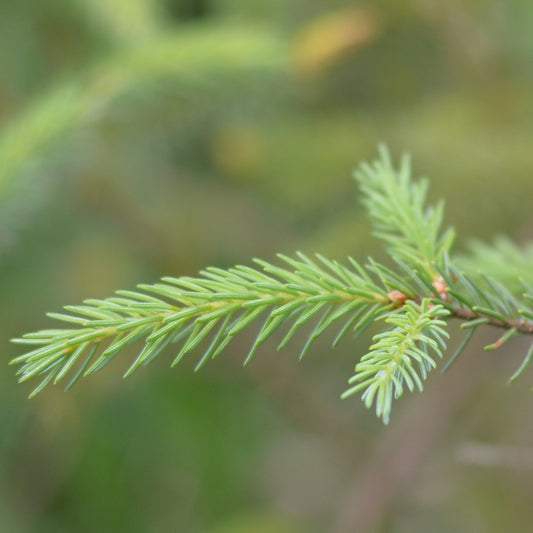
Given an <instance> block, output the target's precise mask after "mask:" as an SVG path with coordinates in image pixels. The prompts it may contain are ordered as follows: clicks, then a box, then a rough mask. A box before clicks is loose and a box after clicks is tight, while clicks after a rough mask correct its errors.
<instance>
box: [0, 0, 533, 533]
mask: <svg viewBox="0 0 533 533" xmlns="http://www.w3.org/2000/svg"><path fill="white" fill-rule="evenodd" d="M532 32H533V5H532V4H531V3H530V2H527V1H526V0H509V1H507V2H499V1H496V0H476V1H471V2H466V1H460V0H448V1H447V2H442V1H441V0H410V1H406V2H397V1H395V0H377V1H374V2H366V3H365V2H355V1H347V0H334V1H330V2H321V1H318V0H306V1H303V0H293V1H291V2H282V1H280V0H276V1H273V0H248V1H246V2H236V1H234V0H47V1H46V2H43V1H39V0H3V1H2V2H1V3H0V67H1V68H0V268H1V270H2V276H1V279H0V285H1V288H0V290H1V294H2V298H1V300H0V309H1V316H2V321H1V323H0V338H1V339H2V346H3V349H2V351H1V353H2V360H3V362H4V363H3V367H2V368H3V370H2V371H1V372H0V531H6V532H13V533H30V532H54V533H56V532H59V533H63V532H64V533H70V532H73V531H76V532H81V533H83V532H94V531H98V532H119V531H127V532H145V531H176V532H191V533H195V532H198V533H204V532H207V533H241V532H242V533H300V532H311V533H314V532H317V533H318V532H324V531H328V532H329V531H332V532H337V533H343V532H350V531H358V532H365V531H369V532H372V531H379V532H394V533H402V532H427V531H431V532H435V533H439V532H449V531H468V532H474V533H476V532H480V533H481V532H483V533H484V532H490V533H492V532H495V533H496V532H500V531H502V530H504V528H505V529H506V530H509V531H524V532H526V531H531V526H530V523H531V520H532V519H533V515H532V511H531V501H532V498H533V489H532V488H531V487H532V486H533V484H532V482H531V481H532V478H533V424H532V423H531V422H530V421H531V412H532V410H531V404H532V401H533V396H531V393H530V392H529V387H530V385H531V383H532V382H533V376H531V374H529V375H526V377H525V378H523V379H522V381H521V382H518V383H517V384H516V385H514V386H513V387H508V386H506V379H507V377H508V376H509V375H510V374H511V373H512V371H513V370H514V368H515V367H516V366H517V365H518V364H519V362H520V356H521V355H522V353H523V351H524V349H525V348H526V347H527V345H525V344H524V343H523V342H521V341H520V340H519V341H515V342H514V343H511V344H510V345H509V347H505V348H503V349H501V350H499V351H496V352H491V353H490V354H489V353H484V352H483V351H482V346H483V344H484V343H487V342H490V341H492V340H493V337H494V334H493V332H491V331H487V332H485V333H484V334H482V335H479V337H476V339H475V340H474V341H473V343H472V345H471V346H470V347H469V350H468V351H467V352H466V353H465V354H464V355H463V356H462V358H461V360H460V361H459V362H458V363H457V364H456V365H455V366H454V368H453V369H452V371H450V372H449V373H448V374H446V375H445V376H442V377H441V376H435V377H434V379H430V380H429V382H428V385H427V391H426V392H425V393H424V395H423V396H419V395H413V396H412V397H409V398H403V399H402V400H400V401H399V402H398V403H397V405H396V406H395V408H394V412H393V421H392V422H391V425H390V427H383V426H382V425H381V423H380V422H379V421H378V420H376V419H375V418H374V416H373V415H372V414H371V413H369V412H367V411H366V410H365V409H364V407H363V405H362V404H361V403H360V402H358V401H357V399H355V398H352V399H350V400H346V401H341V400H340V399H339V396H340V393H341V392H342V391H343V390H344V389H345V387H346V382H347V378H348V377H349V376H350V373H351V371H352V369H353V367H354V365H355V363H356V362H357V360H358V358H359V357H360V355H361V354H362V353H364V350H365V348H366V346H367V345H368V341H369V337H366V338H364V339H360V340H357V341H356V342H354V341H351V340H350V339H346V340H344V341H343V343H342V344H341V345H340V346H339V347H338V348H337V349H335V350H332V349H331V348H330V344H331V341H332V338H331V337H330V338H327V337H328V336H327V335H325V336H324V338H323V339H320V340H319V341H318V342H317V343H316V345H315V346H314V347H313V348H312V349H311V351H310V352H309V354H308V356H307V357H306V359H305V360H304V362H302V363H298V362H297V359H298V348H299V347H300V346H301V344H302V342H303V339H304V337H305V335H304V334H302V335H300V337H299V340H295V341H293V343H292V345H290V346H289V347H288V348H287V349H285V350H283V351H282V352H280V353H278V352H277V351H276V350H275V346H276V344H275V340H276V339H274V340H273V341H272V342H269V343H266V344H265V345H264V346H263V347H262V348H261V349H260V350H259V353H258V354H257V356H256V358H255V359H254V361H253V362H252V363H251V364H250V365H249V366H248V367H246V368H244V369H243V368H242V366H241V362H242V360H243V359H244V356H245V355H246V353H247V349H248V346H249V345H250V343H251V341H252V340H253V335H254V331H253V330H252V331H249V332H245V333H243V334H242V336H241V337H240V338H238V339H237V340H236V342H235V343H234V344H233V346H231V348H229V349H228V350H226V352H225V353H224V354H223V355H222V356H221V357H220V358H219V359H217V360H215V361H213V362H212V363H210V364H209V365H207V366H206V367H205V368H204V369H202V371H201V372H199V373H196V374H195V373H194V372H193V367H194V355H193V356H192V357H191V358H190V360H189V361H184V362H183V363H182V364H181V366H178V367H177V368H175V369H173V370H169V369H168V363H169V361H170V360H171V356H172V354H171V353H168V354H166V355H165V354H164V355H162V356H161V357H160V358H159V360H158V361H157V362H155V363H154V364H152V365H151V366H150V367H149V368H147V369H145V370H141V371H139V372H137V373H136V374H135V375H134V376H132V377H131V378H129V379H128V380H126V381H122V380H121V379H120V378H121V374H122V372H123V371H124V370H125V369H126V368H127V367H128V362H129V361H131V359H132V358H133V357H134V356H135V353H134V352H133V351H127V352H125V353H123V354H122V355H121V356H120V357H118V358H117V360H116V361H114V362H113V364H112V365H110V366H109V367H107V368H106V370H105V371H103V372H102V373H99V374H96V375H95V376H92V377H90V378H87V379H86V380H82V381H81V382H80V383H79V384H78V385H77V386H76V387H75V388H74V389H73V390H72V391H71V392H69V393H64V392H63V391H62V390H60V389H59V388H57V387H56V388H55V389H53V388H50V390H46V391H44V392H43V393H42V394H41V395H40V396H39V397H37V398H36V399H34V400H32V401H29V400H27V399H26V397H27V395H28V394H29V392H30V391H31V389H30V388H29V386H28V385H27V384H25V385H20V386H19V385H17V384H16V379H15V375H14V374H15V371H14V369H13V367H9V366H8V362H9V360H10V359H11V358H12V357H14V356H15V355H17V350H16V346H13V345H10V344H9V342H8V341H9V339H10V338H11V337H15V336H18V335H21V334H22V333H24V332H26V331H31V330H34V329H39V328H42V327H47V326H48V325H49V324H50V320H49V319H47V318H46V317H45V316H44V313H45V312H47V311H57V310H59V309H60V307H61V306H62V305H64V304H76V303H79V302H80V301H81V300H83V299H84V298H90V297H96V298H99V297H106V296H109V295H111V294H112V293H113V291H114V290H116V289H119V288H124V289H131V288H133V287H135V285H136V284H137V283H142V282H153V281H155V280H157V279H158V278H159V277H161V276H164V275H174V276H179V275H195V274H196V272H197V271H198V270H199V269H201V268H202V267H204V266H206V265H217V266H220V267H228V266H231V265H234V264H236V263H244V264H250V263H251V259H252V258H253V257H262V258H264V259H268V260H274V258H275V254H276V253H277V252H284V253H292V252H293V251H295V250H302V251H304V252H308V253H313V252H315V251H318V252H321V253H323V254H326V255H328V256H330V257H334V258H337V259H344V258H345V257H346V256H347V255H353V256H354V257H357V258H361V259H364V257H366V256H368V255H372V256H374V255H377V256H379V255H380V253H381V252H380V250H379V247H378V246H377V245H376V244H375V242H373V240H372V239H371V237H370V227H369V224H368V222H367V220H366V219H365V216H364V213H363V212H362V209H361V207H360V204H359V202H358V198H357V191H356V188H355V185H354V182H353V180H351V178H350V176H351V172H352V169H353V167H354V166H355V165H356V163H357V162H359V161H361V160H363V159H367V158H372V157H374V156H375V154H376V146H377V144H378V143H379V142H386V143H387V144H388V145H389V147H390V149H391V151H392V153H393V154H394V155H395V157H397V156H399V154H401V153H402V152H404V151H408V152H410V153H411V154H412V157H413V161H414V168H415V171H416V173H417V174H424V173H427V174H428V175H429V176H430V178H431V191H430V196H431V198H432V199H437V198H440V197H444V198H446V199H447V215H446V222H447V223H448V224H452V225H453V226H455V228H456V229H457V232H458V234H459V238H458V242H457V248H458V249H459V250H461V249H464V248H465V247H466V246H467V243H468V240H469V239H470V238H472V237H474V236H475V237H479V238H482V239H487V240H490V239H491V238H493V237H494V236H495V235H496V234H498V233H507V234H510V235H511V236H513V237H514V238H516V239H517V240H518V241H519V242H525V241H527V240H528V239H530V238H531V237H532V235H533V218H532V216H531V212H532V207H533V199H532V193H533V177H532V176H533V156H532V147H533V97H532V94H533V93H532V89H533V70H532V68H531V66H532V64H533V62H532V61H533V41H532V39H531V35H532ZM452 330H453V331H454V332H457V329H456V328H455V326H453V327H452ZM496 335H497V334H496ZM278 340H279V339H278ZM458 342H460V336H459V335H456V336H454V340H453V341H452V344H458ZM452 348H453V346H452Z"/></svg>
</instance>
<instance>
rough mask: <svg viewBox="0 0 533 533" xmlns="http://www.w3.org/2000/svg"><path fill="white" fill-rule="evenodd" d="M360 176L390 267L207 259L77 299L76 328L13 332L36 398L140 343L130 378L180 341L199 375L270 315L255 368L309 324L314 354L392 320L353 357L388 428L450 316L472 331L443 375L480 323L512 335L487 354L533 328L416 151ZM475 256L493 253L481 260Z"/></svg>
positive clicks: (441, 342) (72, 309) (429, 363)
mask: <svg viewBox="0 0 533 533" xmlns="http://www.w3.org/2000/svg"><path fill="white" fill-rule="evenodd" d="M356 179H357V181H358V183H359V185H360V188H361V191H362V194H363V201H364V204H365V205H366V207H367V209H368V211H369V214H370V218H371V220H372V222H373V224H374V227H375V232H376V233H375V234H376V236H377V237H378V238H379V239H381V240H382V241H384V242H385V245H386V251H387V253H388V255H389V257H390V259H391V265H394V266H393V267H391V265H388V266H387V265H384V264H380V263H378V262H376V261H374V260H372V259H369V260H368V264H362V263H360V262H357V261H355V260H354V259H352V258H349V260H348V262H346V263H345V264H343V263H340V262H337V261H334V260H330V259H327V258H325V257H323V256H321V255H317V256H316V258H315V259H313V258H309V257H307V256H305V255H304V254H302V253H297V254H296V257H287V256H283V255H280V256H279V259H280V262H281V263H280V264H279V265H275V264H272V263H270V262H267V261H262V260H255V263H256V265H257V266H256V267H249V266H237V267H235V268H230V269H228V270H223V269H220V268H214V267H209V268H207V269H205V270H204V271H202V272H201V273H200V275H199V277H196V278H192V277H181V278H172V277H166V278H163V280H162V282H161V283H156V284H153V285H140V286H139V291H118V292H117V293H116V295H115V296H113V297H111V298H108V299H105V300H87V301H85V302H84V304H83V305H79V306H66V307H65V309H66V311H67V313H61V314H58V313H50V314H49V316H50V317H52V318H54V319H57V320H58V321H61V322H66V323H67V324H69V325H70V327H67V328H56V329H47V330H42V331H38V332H35V333H29V334H26V335H24V336H23V337H22V338H19V339H15V340H14V342H16V343H19V344H23V345H27V346H30V347H31V348H32V349H31V350H30V351H29V352H26V353H24V354H23V355H21V356H19V357H17V358H16V359H14V360H13V361H12V363H13V364H19V365H21V366H20V369H19V371H18V375H19V379H20V381H22V382H24V381H27V380H29V379H31V378H34V377H41V378H43V379H42V381H41V382H40V384H39V385H38V386H37V387H36V388H35V389H34V390H33V392H32V393H31V395H30V396H35V395H36V394H37V393H39V392H40V391H41V390H42V389H43V388H44V387H45V386H46V385H48V384H49V383H59V382H61V381H63V380H64V379H65V378H66V377H67V375H69V381H68V384H67V388H70V387H71V386H72V385H73V384H74V383H75V382H76V381H77V380H78V379H79V378H80V377H82V376H87V375H89V374H92V373H94V372H96V371H97V370H100V369H102V368H103V367H104V366H106V365H107V364H108V363H109V362H111V361H112V360H113V359H114V358H115V357H116V356H117V355H118V354H119V353H120V352H121V351H122V349H123V348H125V347H126V346H128V345H130V344H132V343H135V342H140V343H141V344H142V347H141V349H140V351H139V355H138V357H137V358H136V359H135V361H134V362H133V363H132V364H131V365H130V367H129V368H128V370H127V371H126V373H125V377H126V376H129V375H130V374H131V373H132V372H134V371H135V370H136V369H137V368H138V367H140V366H146V365H147V364H149V363H150V362H151V361H153V360H154V359H155V358H156V357H158V356H159V355H160V354H161V353H162V352H164V351H170V348H169V347H170V346H173V345H178V346H179V348H178V350H177V354H176V353H175V350H174V354H173V355H174V358H173V362H172V365H175V364H177V363H178V362H179V361H180V360H181V359H182V358H183V357H184V356H186V355H187V354H189V353H190V352H193V351H198V352H199V353H201V355H200V357H199V358H198V363H197V365H196V368H197V369H199V368H200V367H202V365H203V364H204V363H206V362H207V361H208V360H209V359H211V358H214V357H217V356H218V355H219V354H220V353H221V352H222V351H223V350H224V349H225V348H226V347H227V345H228V344H229V343H230V342H231V340H232V339H233V338H234V337H235V336H236V335H237V334H238V333H239V332H241V331H242V330H243V329H244V328H246V327H247V326H249V325H251V324H252V323H253V322H256V321H257V320H259V319H260V317H264V322H263V325H262V327H261V328H260V330H259V332H258V334H257V336H256V339H255V342H254V343H253V345H252V347H251V349H250V352H249V353H248V355H247V357H246V358H245V363H247V362H249V361H250V360H251V358H252V357H253V356H254V354H255V352H256V351H257V349H258V347H259V346H260V345H261V344H262V343H264V342H265V341H266V340H267V339H268V338H269V337H271V336H272V335H273V334H274V333H275V332H276V331H277V330H278V329H281V328H283V327H284V328H285V334H284V336H283V337H282V340H281V342H280V344H279V349H280V348H282V347H284V346H285V345H286V344H287V343H288V342H289V341H290V339H291V338H292V337H293V335H294V333H295V332H296V331H297V330H299V329H300V328H302V327H306V325H308V323H311V322H313V323H314V325H313V326H312V327H311V328H310V329H309V330H308V334H307V342H306V343H305V345H304V347H303V349H302V352H301V357H303V356H304V355H305V354H306V353H307V351H308V350H309V348H310V346H311V344H312V343H313V341H314V340H315V339H317V338H318V337H319V336H320V335H322V334H323V333H324V332H325V331H326V330H330V329H333V328H336V331H337V334H336V336H335V340H334V342H333V345H334V346H336V345H337V344H338V343H339V342H340V340H341V339H342V338H343V337H345V336H346V335H347V334H349V333H350V334H351V335H352V336H353V335H359V334H361V333H362V332H363V331H364V330H365V329H367V328H368V327H369V326H370V325H371V324H374V323H378V324H382V325H383V328H382V331H380V332H379V333H378V334H377V335H375V336H374V339H373V340H374V343H373V344H372V345H371V346H370V348H369V352H368V353H367V354H366V355H364V356H363V357H362V358H361V359H360V361H359V362H358V363H357V364H356V366H355V374H354V376H353V377H352V378H351V379H350V384H351V385H353V386H352V387H351V388H350V389H348V390H347V391H346V392H345V393H344V395H343V397H347V396H350V395H352V394H354V393H357V392H361V391H362V398H363V400H364V403H365V405H366V406H367V407H371V406H372V405H375V409H376V414H377V415H378V416H379V417H380V418H381V419H382V420H383V422H385V423H387V422H388V421H389V416H390V411H391V405H392V400H393V398H394V399H395V398H398V397H400V396H401V395H402V394H403V392H404V390H405V389H406V388H407V389H408V390H409V391H413V390H414V389H415V388H416V389H418V390H420V391H422V390H423V381H424V379H425V378H426V376H427V374H428V372H429V371H430V370H431V369H432V368H435V367H436V366H437V359H439V358H442V357H443V352H444V350H445V349H446V340H447V339H448V337H449V334H448V333H447V331H446V330H445V329H444V328H445V326H446V325H447V322H448V321H449V320H450V319H453V318H456V319H460V320H462V321H463V324H462V327H463V328H464V329H467V330H469V331H468V332H467V336H466V338H465V340H464V341H463V342H462V343H461V346H460V348H459V349H458V350H457V352H456V353H455V354H454V355H453V356H452V357H451V358H450V360H449V361H448V363H447V364H446V366H445V367H444V370H445V369H447V368H448V367H449V365H450V364H451V363H453V361H455V360H456V359H457V357H458V356H459V355H460V353H461V351H462V350H463V349H464V347H465V346H466V345H467V343H468V341H469V340H470V339H471V338H472V335H473V333H474V331H475V330H476V328H477V327H479V326H481V325H491V326H496V327H499V328H502V329H503V330H504V334H503V335H502V337H501V338H500V339H499V340H498V341H497V342H495V343H494V344H491V345H489V346H487V347H486V349H495V348H498V347H499V346H501V345H502V344H503V343H504V342H506V341H507V340H509V339H510V338H512V337H515V336H519V335H524V334H531V333H533V307H532V302H533V288H532V287H531V286H530V285H528V284H527V283H526V282H524V287H525V292H526V294H525V295H522V294H519V293H521V292H524V291H523V290H520V291H517V290H515V288H516V285H509V286H508V285H507V284H502V283H501V282H500V281H504V282H505V281H507V279H505V280H498V279H496V278H497V277H498V276H496V277H495V278H493V277H488V276H487V275H486V274H483V273H479V272H478V271H477V269H474V268H472V265H474V264H475V265H476V266H479V265H480V263H482V262H483V261H484V259H483V257H484V255H483V254H480V253H479V249H478V255H477V256H476V255H475V254H474V256H473V257H474V259H472V260H471V264H470V268H467V271H466V272H463V271H462V270H460V269H459V268H458V267H457V266H456V265H455V262H454V261H453V259H451V258H450V250H451V246H452V243H453V239H454V233H453V231H452V230H447V231H444V232H442V231H441V223H442V218H443V203H442V202H441V203H439V204H438V205H437V206H435V207H432V206H430V207H426V205H425V200H426V191H427V187H428V182H427V180H421V181H413V179H412V175H411V167H410V164H409V160H408V159H407V158H404V159H403V161H402V163H401V165H400V167H399V168H398V169H395V168H394V166H393V165H392V163H391V160H390V157H389V154H388V153H387V151H386V150H385V149H381V152H380V157H379V159H378V160H377V161H376V162H374V163H373V164H363V165H361V167H360V168H359V170H358V172H357V173H356ZM506 246H510V245H506ZM500 253H501V255H503V254H504V253H505V250H501V247H496V248H494V249H493V251H492V255H491V257H492V261H491V264H493V265H496V264H500V263H501V264H502V263H503V259H502V258H501V257H500V256H499V255H498V254H500ZM485 255H486V254H485ZM519 255H520V254H518V252H517V256H519ZM476 257H478V258H479V257H481V259H482V260H481V261H477V262H476V261H475V258H476ZM517 262H518V263H520V262H519V261H517ZM463 264H464V265H468V262H467V261H466V260H465V261H463ZM491 273H492V272H491ZM200 345H202V346H204V348H203V349H202V350H200V349H199V347H200ZM532 353H533V352H532V351H531V350H530V351H529V353H528V354H527V355H526V357H525V359H524V362H523V363H522V365H521V367H520V368H519V369H518V371H517V372H516V373H515V375H513V377H512V378H511V379H512V380H514V379H516V378H517V377H518V376H519V375H520V374H521V373H522V372H523V370H524V369H525V368H526V366H527V364H528V363H529V362H530V360H531V358H532V357H533V356H532Z"/></svg>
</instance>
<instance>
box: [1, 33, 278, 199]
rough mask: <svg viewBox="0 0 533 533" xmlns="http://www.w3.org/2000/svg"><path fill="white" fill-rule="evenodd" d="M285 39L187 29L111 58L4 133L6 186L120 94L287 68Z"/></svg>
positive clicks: (46, 99) (44, 100)
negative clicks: (172, 81) (170, 82)
mask: <svg viewBox="0 0 533 533" xmlns="http://www.w3.org/2000/svg"><path fill="white" fill-rule="evenodd" d="M285 57H286V52H285V43H284V42H283V41H282V40H280V39H276V38H274V37H273V36H272V34H270V33H266V32H264V31H261V30H260V29H254V30H252V29H246V30H243V29H239V28H235V29H232V30H231V31H228V30H227V29H223V30H222V29H220V28H217V27H214V28H212V27H208V26H206V27H192V28H182V29H180V31H179V32H177V33H175V34H170V35H165V36H163V37H160V38H158V39H157V40H156V41H153V42H150V43H149V44H147V45H145V46H140V47H136V48H134V49H133V50H129V51H128V52H126V53H120V54H119V55H118V56H117V57H115V58H112V59H109V60H105V61H104V62H103V63H102V64H100V65H98V66H96V67H94V68H93V69H91V70H90V71H89V72H88V73H85V74H83V75H81V76H80V77H78V79H77V80H76V81H70V82H68V81H67V82H65V83H64V84H60V85H59V86H58V87H57V88H56V89H53V90H51V91H50V92H49V93H48V94H46V95H45V96H44V97H42V98H40V99H39V100H38V101H37V102H35V103H34V104H33V105H31V106H29V107H28V109H26V111H25V112H24V113H23V114H21V115H20V116H19V117H17V118H16V119H15V120H14V121H13V122H12V123H11V124H7V125H6V126H5V127H4V130H3V133H2V135H1V137H0V191H5V188H6V186H7V185H8V184H9V183H10V181H11V180H13V179H14V178H15V177H16V175H17V173H18V172H19V171H20V170H21V167H22V166H23V165H26V164H28V163H29V162H31V161H32V160H34V158H35V157H36V156H37V155H39V153H40V152H41V151H42V150H43V149H44V148H46V147H47V146H50V145H51V143H52V142H53V141H57V140H58V139H59V138H61V136H62V135H64V134H66V133H68V132H69V131H71V130H73V129H75V128H79V127H80V126H81V125H83V124H85V123H87V122H89V121H91V120H94V119H95V118H97V117H98V114H99V113H101V112H102V110H103V108H104V106H105V105H107V104H108V103H109V102H110V101H111V100H112V99H113V98H114V97H116V96H117V95H119V94H120V93H122V92H124V91H126V90H128V89H129V88H131V87H132V86H135V85H137V84H141V83H147V82H149V83H154V82H157V81H158V80H159V81H160V80H161V78H164V77H167V76H175V77H177V82H178V83H180V84H184V85H187V84H192V85H193V86H194V87H196V88H197V89H198V90H206V91H209V87H210V86H211V90H213V88H212V84H213V82H214V80H215V79H216V78H217V76H228V75H231V76H232V77H235V78H236V79H237V78H238V76H239V75H241V76H242V75H243V74H245V73H246V75H248V76H249V75H251V73H253V72H262V71H264V70H272V69H276V70H282V69H283V66H284V59H285Z"/></svg>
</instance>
